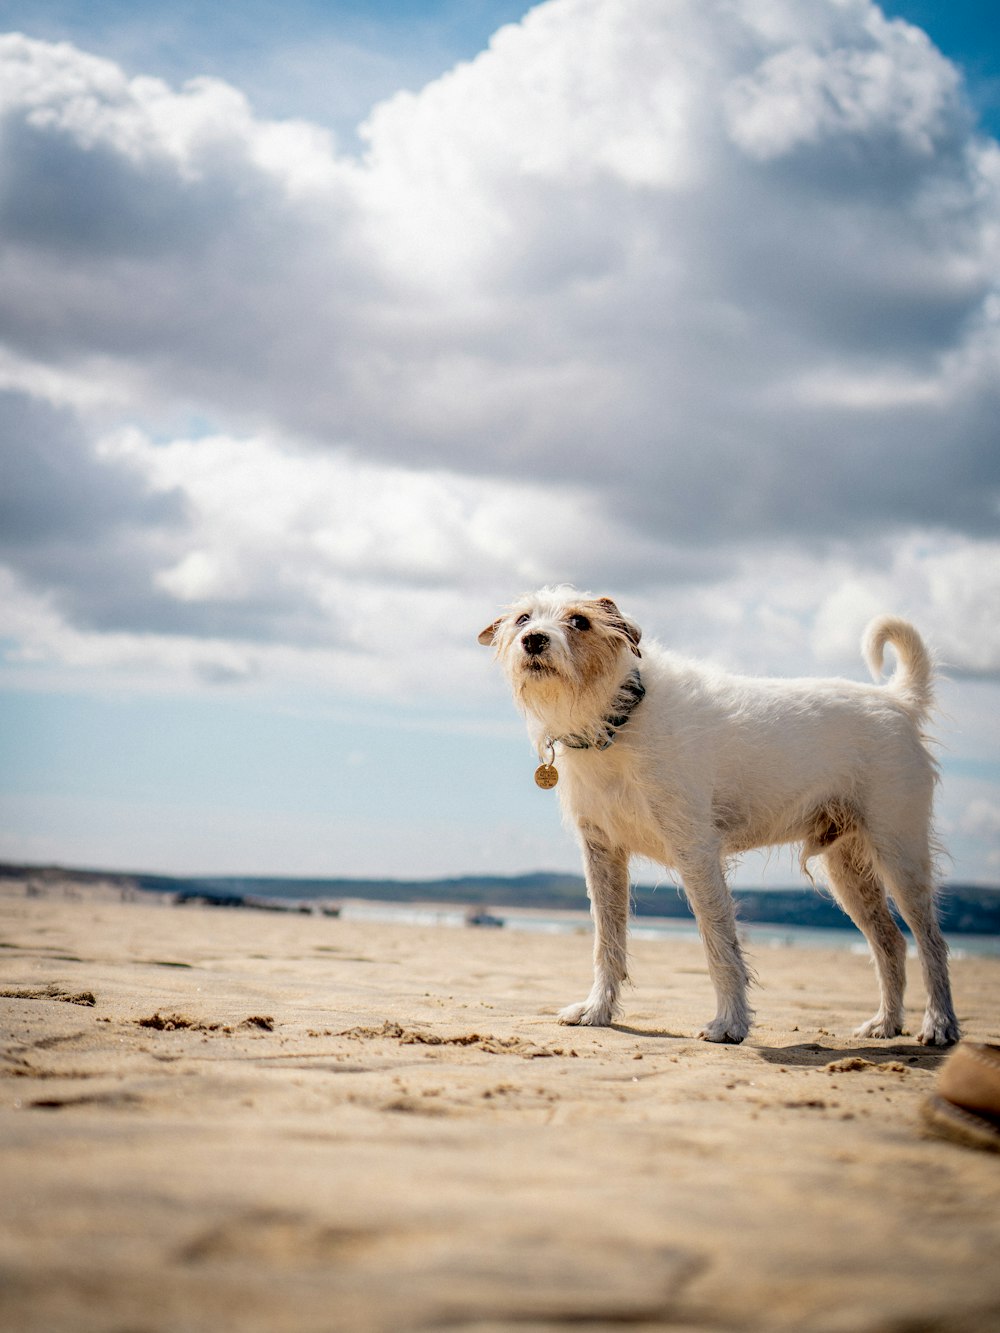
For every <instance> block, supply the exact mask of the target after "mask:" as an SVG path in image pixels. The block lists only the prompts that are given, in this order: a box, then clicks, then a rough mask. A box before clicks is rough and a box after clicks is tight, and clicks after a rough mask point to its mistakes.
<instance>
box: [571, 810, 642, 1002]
mask: <svg viewBox="0 0 1000 1333" xmlns="http://www.w3.org/2000/svg"><path fill="white" fill-rule="evenodd" d="M583 859H584V869H585V871H586V876H587V894H588V896H589V898H590V914H591V916H592V917H593V919H594V984H593V986H592V988H591V991H590V994H589V995H588V996H587V998H586V999H585V1000H584V1001H582V1003H580V1004H570V1005H567V1007H566V1008H565V1009H562V1010H561V1011H560V1013H559V1022H560V1023H571V1024H578V1023H579V1024H582V1025H584V1026H587V1027H607V1026H608V1024H609V1023H610V1022H611V1020H612V1019H613V1018H614V1016H615V1012H616V1010H617V1008H618V994H619V991H620V990H621V987H622V983H623V982H624V981H626V980H627V977H628V909H629V877H628V862H629V857H628V852H627V851H626V850H625V849H624V848H623V847H608V846H606V845H604V844H603V843H602V842H600V841H597V840H594V839H591V838H589V837H587V836H586V835H585V836H584V840H583Z"/></svg>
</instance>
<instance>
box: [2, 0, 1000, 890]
mask: <svg viewBox="0 0 1000 1333" xmlns="http://www.w3.org/2000/svg"><path fill="white" fill-rule="evenodd" d="M991 10H992V6H987V5H986V4H978V5H977V4H952V5H949V6H939V5H931V4H919V3H913V4H904V5H888V4H887V5H885V6H883V7H882V10H881V11H880V10H878V9H876V8H875V7H874V6H873V5H871V4H869V3H868V0H850V3H833V0H821V2H820V3H817V4H815V5H810V6H802V5H798V4H793V3H790V2H787V0H773V3H768V4H766V5H761V4H759V3H751V2H750V0H744V2H743V3H737V4H736V6H735V7H734V8H733V9H732V10H731V11H728V10H726V9H724V8H723V7H722V6H721V5H716V4H712V3H706V0H700V2H699V3H695V0H677V2H676V3H674V4H671V5H663V6H650V5H648V4H647V3H638V0H621V3H620V4H616V5H614V6H611V5H608V4H602V3H599V0H554V3H549V4H545V5H542V6H539V7H537V8H536V9H535V10H533V11H532V12H531V13H530V14H528V7H527V6H524V5H517V4H487V3H483V4H479V3H475V2H474V0H462V3H459V2H458V0H454V2H452V3H442V4H436V5H435V4H417V3H412V4H399V5H379V6H369V5H362V4H329V5H322V4H315V3H301V2H300V0H290V3H287V4H284V5H281V6H274V5H264V4H246V3H244V4H240V5H231V4H219V5H213V6H204V5H194V4H180V3H175V4H162V5H144V6H141V7H136V6H135V5H134V4H124V3H121V4H119V3H113V4H102V3H91V4H86V5H84V4H80V3H66V4H58V3H32V4H27V3H17V2H14V3H0V32H6V33H8V34H23V35H24V36H23V38H21V37H16V36H10V37H8V38H7V39H5V40H4V42H3V43H2V44H0V293H2V295H0V468H2V476H3V484H2V486H0V615H2V621H0V645H2V649H3V653H2V657H0V747H2V754H0V760H2V766H0V856H5V857H7V858H9V859H25V860H31V861H51V860H59V861H63V862H67V863H75V864H90V865H104V866H109V867H116V868H135V869H148V870H159V871H178V872H192V873H194V872H199V871H202V872H206V873H209V872H211V873H226V872H232V873H243V874H247V873H261V874H273V873H289V874H309V875H317V874H330V875H338V874H346V875H355V874H371V875H397V876H405V877H410V876H432V875H440V874H460V873H464V872H475V873H491V872H497V873H505V872H517V871H523V870H533V869H539V868H541V869H560V868H573V867H575V865H576V860H577V856H576V851H575V848H574V845H573V842H572V839H571V838H570V836H569V835H568V834H567V833H566V832H565V831H564V830H563V829H562V828H561V827H560V824H559V820H558V814H557V810H556V806H555V803H554V801H553V800H552V799H551V798H549V797H546V796H544V795H542V794H541V793H539V792H537V791H536V789H535V788H534V786H533V784H532V783H531V780H530V775H531V769H532V767H533V762H532V755H531V753H530V751H529V750H528V747H527V742H526V739H525V736H524V734H523V728H522V725H521V723H520V722H519V720H518V718H517V717H516V715H515V714H514V711H513V709H512V707H511V705H510V702H509V700H508V699H507V698H506V696H505V693H504V690H503V687H502V685H501V683H500V681H499V679H498V678H497V674H496V672H495V670H494V669H492V668H491V665H490V662H489V658H488V654H486V653H484V652H483V650H482V649H481V648H478V647H477V645H476V643H475V636H476V633H477V631H478V630H479V629H480V628H481V626H482V624H484V623H486V621H487V620H489V619H491V618H492V616H493V615H494V613H495V610H496V608H497V607H498V606H499V605H501V604H502V603H503V602H505V601H506V600H508V599H510V598H511V597H513V596H515V595H516V594H518V593H519V592H521V591H522V590H523V589H524V588H526V587H529V586H531V585H533V584H536V583H541V582H549V581H558V580H563V579H565V580H570V581H573V582H575V583H577V584H578V585H580V586H585V587H592V588H594V589H597V590H600V591H602V592H612V593H614V594H615V595H616V596H617V597H618V598H619V600H620V601H622V603H623V604H625V605H627V606H628V608H629V609H630V610H631V611H632V612H633V614H634V615H635V616H636V618H637V619H639V620H640V622H641V623H642V624H643V626H644V628H645V630H646V633H647V634H648V635H650V636H656V637H658V638H659V639H661V641H663V642H665V643H666V644H667V645H668V646H670V647H672V648H675V649H677V650H679V651H682V652H690V653H693V654H696V655H699V656H706V657H710V658H712V659H713V660H716V661H720V662H722V663H723V664H725V665H727V666H730V667H733V668H736V669H745V670H750V671H761V672H774V673H777V674H807V673H808V674H847V675H851V676H854V677H861V676H863V674H864V673H863V668H862V667H861V663H860V659H859V656H858V651H857V641H858V638H859V635H860V630H861V628H862V626H863V624H864V622H865V620H866V619H867V618H868V616H869V615H871V614H874V613H876V612H878V611H881V610H885V609H890V610H895V611H899V612H902V613H903V614H906V615H909V616H911V617H912V618H913V619H914V620H915V621H916V623H917V624H918V625H919V627H920V628H921V629H922V631H923V632H924V633H925V634H926V635H927V637H928V638H929V639H930V641H931V642H932V643H934V645H935V647H936V648H937V650H938V651H939V653H940V655H941V657H942V659H943V661H944V663H945V665H946V667H947V668H948V677H949V679H948V680H947V682H946V683H945V684H944V685H943V686H942V702H943V705H944V709H945V713H946V716H945V717H944V718H943V720H942V722H941V725H940V726H939V728H938V730H939V733H940V734H941V737H942V741H943V744H944V749H943V751H942V760H943V773H944V779H943V782H942V789H941V799H940V807H939V808H940V823H941V828H942V833H943V837H944V840H945V842H946V843H947V844H948V846H949V849H950V851H951V855H952V863H951V866H950V868H949V873H950V875H951V876H952V877H953V878H956V879H966V880H979V881H989V882H995V881H997V880H998V879H1000V762H998V753H1000V752H998V741H1000V725H998V722H997V718H998V717H1000V707H998V704H1000V690H998V678H1000V539H998V534H997V516H998V497H1000V466H998V454H1000V451H998V450H997V447H996V428H995V422H996V420H997V417H998V412H997V409H998V406H1000V404H998V403H997V396H998V394H997V389H996V385H997V383H998V382H1000V377H998V375H997V371H998V369H1000V366H998V364H997V362H998V359H1000V292H998V267H1000V263H998V254H997V249H996V236H997V234H998V231H997V223H998V221H1000V217H998V213H1000V204H998V196H1000V166H998V153H997V147H996V143H995V142H994V141H993V140H992V139H991V136H995V135H996V134H997V132H998V128H1000V62H998V43H997V38H996V33H995V29H996V23H995V16H994V15H993V14H992V13H991ZM727 15H728V16H727ZM525 16H527V17H525ZM734 16H735V17H734ZM887 18H888V19H901V20H905V21H906V23H905V24H901V23H891V22H887V21H886V19H887ZM522 20H523V21H522ZM907 24H909V25H913V26H906V25H907ZM504 25H507V26H506V27H505V26H504ZM501 29H502V31H499V30H501ZM924 34H926V35H924ZM943 57H948V60H945V59H944V58H943ZM949 62H953V63H949ZM640 873H642V875H643V877H644V878H650V877H652V876H654V875H655V872H654V871H652V870H649V869H648V868H645V869H643V870H641V872H640ZM740 874H741V877H742V878H743V880H744V881H748V882H756V881H758V880H760V879H761V878H763V879H764V881H765V882H767V883H769V884H772V885H773V884H781V883H789V882H794V881H795V879H796V876H795V874H794V873H793V870H792V861H791V858H790V857H788V856H785V855H779V856H776V857H773V858H771V859H770V860H763V859H757V858H750V859H749V860H748V862H747V863H746V865H745V866H744V867H743V868H742V870H741V872H740Z"/></svg>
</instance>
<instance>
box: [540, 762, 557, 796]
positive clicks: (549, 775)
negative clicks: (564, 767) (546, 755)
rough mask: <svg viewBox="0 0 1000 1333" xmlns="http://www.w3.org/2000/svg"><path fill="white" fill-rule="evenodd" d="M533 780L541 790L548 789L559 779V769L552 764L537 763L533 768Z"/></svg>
mask: <svg viewBox="0 0 1000 1333" xmlns="http://www.w3.org/2000/svg"><path fill="white" fill-rule="evenodd" d="M535 781H536V782H537V783H538V785H539V787H541V788H542V790H543V791H549V790H550V789H551V788H552V787H554V786H555V785H556V783H557V782H558V781H559V771H558V769H557V768H556V766H555V765H554V764H539V765H538V767H537V768H536V769H535Z"/></svg>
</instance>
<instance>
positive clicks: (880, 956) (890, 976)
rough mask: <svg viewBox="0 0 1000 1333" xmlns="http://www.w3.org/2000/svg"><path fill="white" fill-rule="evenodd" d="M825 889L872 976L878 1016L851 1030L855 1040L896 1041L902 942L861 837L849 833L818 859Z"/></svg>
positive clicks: (902, 972)
mask: <svg viewBox="0 0 1000 1333" xmlns="http://www.w3.org/2000/svg"><path fill="white" fill-rule="evenodd" d="M823 860H824V863H825V865H826V871H827V877H828V878H829V881H830V888H831V889H832V890H833V892H834V895H835V896H836V898H837V901H838V902H839V903H840V905H841V907H843V909H844V911H845V912H846V913H847V915H848V916H849V917H850V918H851V920H852V921H853V922H854V924H855V925H856V926H857V927H858V929H859V930H860V931H861V933H862V934H863V935H864V937H865V939H866V940H867V941H868V945H869V948H870V949H871V951H872V958H873V960H874V962H875V970H876V973H877V974H878V985H879V997H880V1003H879V1008H878V1012H877V1013H876V1014H874V1015H873V1016H872V1017H871V1018H870V1019H869V1020H868V1022H867V1023H862V1025H861V1026H860V1027H859V1028H858V1029H857V1030H856V1031H855V1033H854V1035H855V1036H856V1037H898V1036H899V1034H900V1032H902V1030H903V991H904V988H905V986H906V943H905V941H904V940H903V936H902V932H901V931H900V929H899V927H898V926H897V925H896V923H895V921H894V920H893V919H892V913H891V912H890V911H889V907H888V904H887V903H886V900H885V890H884V889H883V887H882V883H881V881H880V880H879V878H878V875H877V874H876V872H875V868H874V866H873V865H872V860H871V855H870V853H869V851H868V848H867V847H866V845H865V843H864V842H863V841H862V838H861V837H860V836H859V835H858V834H857V833H850V834H848V835H847V836H846V837H843V838H841V839H840V841H839V842H837V843H835V844H834V845H833V846H832V847H831V848H829V850H828V851H827V852H826V853H825V854H824V857H823Z"/></svg>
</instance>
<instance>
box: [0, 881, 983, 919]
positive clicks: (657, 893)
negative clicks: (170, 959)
mask: <svg viewBox="0 0 1000 1333" xmlns="http://www.w3.org/2000/svg"><path fill="white" fill-rule="evenodd" d="M4 879H8V880H9V879H21V880H24V881H25V882H26V883H28V884H29V885H31V884H35V885H37V886H38V887H39V888H42V887H43V886H45V885H46V884H56V883H60V882H61V883H63V884H66V885H74V884H75V885H78V886H79V887H81V888H84V887H86V886H88V885H91V886H93V885H96V884H102V885H106V886H107V887H108V888H110V889H112V890H118V891H120V892H122V893H128V892H142V893H154V894H171V895H173V896H174V897H175V898H177V899H178V900H180V901H193V900H203V901H207V902H209V903H214V904H218V905H228V906H233V907H240V906H257V907H260V906H267V905H274V906H276V907H284V909H285V910H294V907H293V906H292V903H293V902H300V903H302V904H305V905H304V906H303V908H302V910H304V911H306V910H311V909H310V907H309V906H308V905H307V904H310V903H316V902H318V901H319V900H322V901H323V902H327V903H331V904H332V903H337V902H343V901H345V900H348V899H359V900H363V901H367V902H382V903H400V904H417V903H420V904H437V905H440V906H442V907H453V908H455V909H456V910H464V909H470V908H472V909H475V908H482V909H485V908H491V909H494V910H501V911H502V910H511V909H517V910H525V909H534V910H542V911H560V912H562V911H586V908H587V896H586V887H585V885H584V881H583V879H582V877H581V876H579V875H569V874H551V873H544V872H539V873H536V874H530V875H510V876H499V875H498V876H463V877H458V878H453V879H428V880H394V879H370V880H366V879H350V878H337V877H329V878H306V877H296V876H245V875H244V876H239V875H224V876H174V875H154V874H146V873H141V872H139V873H129V872H125V871H105V870H92V869H82V868H77V867H67V866H54V865H30V864H17V863H0V880H4ZM734 897H735V899H736V902H737V906H738V913H739V919H740V921H741V923H742V924H744V925H768V926H790V927H796V928H804V929H810V930H847V931H852V932H856V930H857V928H856V926H854V924H853V923H852V922H851V920H850V919H849V918H848V917H847V915H846V914H845V913H844V912H843V911H842V910H841V909H840V907H839V906H838V905H837V903H836V902H835V901H834V900H833V898H832V897H831V896H830V895H829V894H828V893H827V892H826V891H825V890H813V889H800V888H789V889H736V890H734ZM248 900H250V901H248ZM286 904H287V906H286ZM632 906H633V912H634V915H635V916H636V917H637V918H654V917H655V918H660V919H663V920H666V921H677V922H688V923H691V924H693V917H692V914H691V911H690V909H689V907H688V905H687V902H686V900H685V898H684V896H683V895H682V894H681V893H680V892H679V891H677V890H676V889H674V888H673V886H671V885H669V884H668V885H661V886H659V887H655V888H654V887H651V886H649V885H641V884H637V885H634V886H633V891H632ZM940 916H941V927H942V930H943V931H944V932H945V934H948V935H996V936H1000V887H982V886H977V885H962V884H951V885H946V886H944V887H943V888H942V891H941V895H940Z"/></svg>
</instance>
